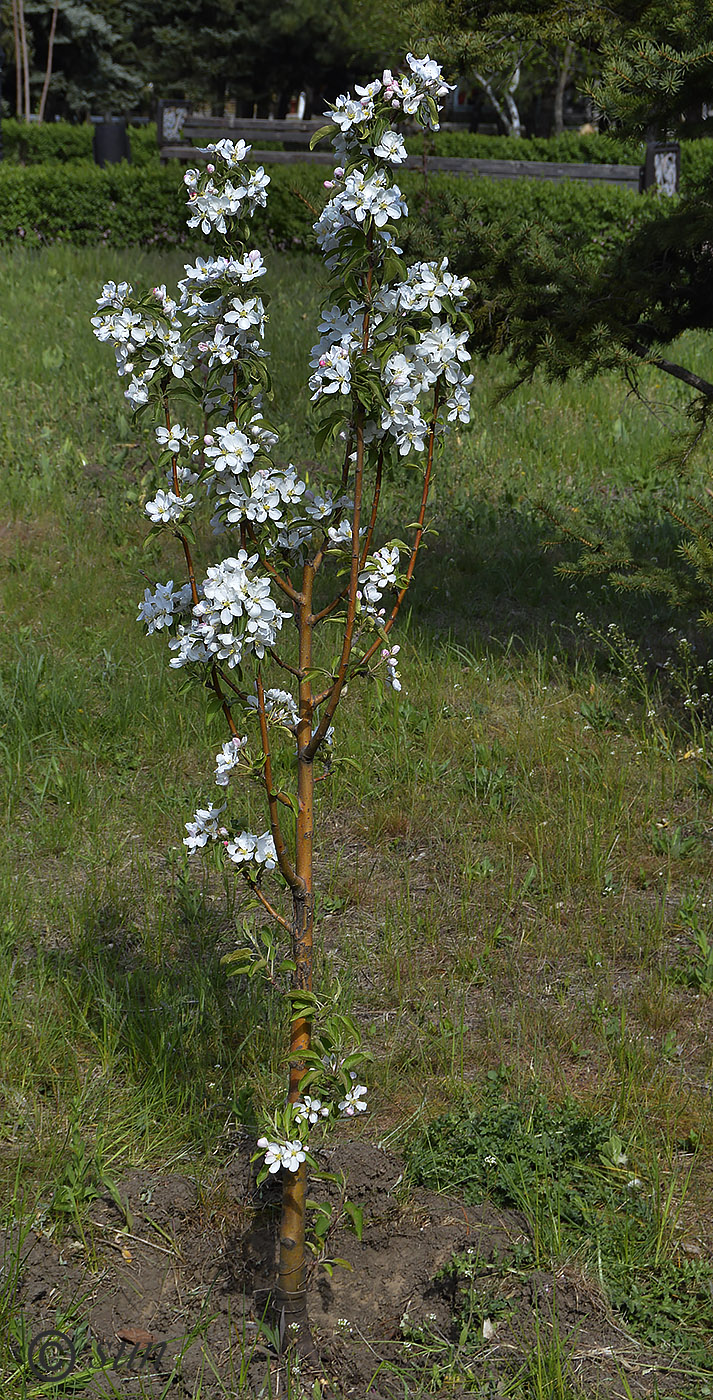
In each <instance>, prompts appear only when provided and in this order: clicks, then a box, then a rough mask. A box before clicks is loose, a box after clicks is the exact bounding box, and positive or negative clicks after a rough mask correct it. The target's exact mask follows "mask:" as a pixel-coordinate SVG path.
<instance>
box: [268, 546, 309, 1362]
mask: <svg viewBox="0 0 713 1400" xmlns="http://www.w3.org/2000/svg"><path fill="white" fill-rule="evenodd" d="M313 589H314V567H313V565H312V564H310V563H308V564H305V567H304V571H303V581H302V594H301V602H300V609H299V617H298V626H299V639H300V640H299V669H300V673H301V679H300V688H299V720H298V723H297V736H296V737H297V799H298V808H297V841H296V850H295V873H296V875H297V881H298V885H297V887H295V888H293V892H292V907H293V923H292V957H293V961H294V963H295V971H294V973H293V975H292V986H293V988H294V989H295V990H296V991H302V992H311V990H312V946H313V937H314V889H313V850H314V766H313V761H312V756H311V754H310V753H309V751H308V750H309V743H310V739H311V735H312V719H313V714H314V701H313V695H312V682H311V679H310V670H311V666H312V630H313V627H314V618H313V616H312V596H313ZM310 1039H311V1020H310V1018H309V1017H307V1016H297V1017H295V1018H294V1020H293V1021H292V1023H291V1026H290V1087H289V1101H290V1103H296V1101H297V1099H298V1098H299V1096H300V1080H301V1079H302V1076H303V1074H304V1061H302V1060H301V1059H300V1056H301V1055H303V1054H304V1053H305V1052H306V1051H308V1050H309V1046H310ZM306 1202H307V1167H306V1164H305V1163H304V1162H303V1163H302V1164H301V1166H300V1168H299V1171H297V1172H285V1173H284V1183H283V1190H282V1217H281V1221H280V1262H279V1273H278V1286H277V1302H278V1307H279V1308H280V1309H281V1310H283V1319H284V1324H285V1327H286V1328H288V1327H290V1326H294V1327H295V1328H296V1335H295V1336H294V1337H292V1338H287V1340H288V1341H289V1340H294V1341H296V1343H297V1345H298V1346H299V1347H300V1350H301V1351H302V1352H312V1351H313V1350H314V1343H313V1342H312V1337H311V1333H310V1330H309V1321H308V1318H307V1295H306V1286H307V1280H306V1250H305V1211H306Z"/></svg>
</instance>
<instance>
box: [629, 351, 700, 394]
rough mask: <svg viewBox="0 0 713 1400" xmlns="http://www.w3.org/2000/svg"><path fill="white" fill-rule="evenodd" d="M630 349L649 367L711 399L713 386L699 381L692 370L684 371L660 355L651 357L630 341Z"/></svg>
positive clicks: (647, 352)
mask: <svg viewBox="0 0 713 1400" xmlns="http://www.w3.org/2000/svg"><path fill="white" fill-rule="evenodd" d="M630 348H631V349H632V350H633V352H634V354H635V355H639V356H640V358H641V359H642V360H646V361H647V362H648V363H649V364H650V365H655V366H656V368H657V369H660V370H662V371H663V373H664V374H671V375H673V378H674V379H681V380H682V381H683V383H684V384H688V385H690V387H691V389H695V390H696V391H697V393H699V394H704V395H705V397H706V398H707V399H713V384H710V383H709V381H708V380H707V379H701V376H700V375H699V374H694V373H693V370H691V369H686V368H685V367H684V366H683V365H677V364H674V363H673V361H672V360H665V359H664V358H663V356H662V355H652V354H650V352H649V351H648V350H647V349H646V348H645V346H643V345H639V344H638V342H637V341H635V340H632V341H630Z"/></svg>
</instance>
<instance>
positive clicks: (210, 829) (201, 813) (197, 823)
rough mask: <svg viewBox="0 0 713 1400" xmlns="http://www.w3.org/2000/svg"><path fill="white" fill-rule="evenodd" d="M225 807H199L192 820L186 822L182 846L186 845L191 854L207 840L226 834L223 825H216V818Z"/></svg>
mask: <svg viewBox="0 0 713 1400" xmlns="http://www.w3.org/2000/svg"><path fill="white" fill-rule="evenodd" d="M224 811H225V807H224V806H223V807H213V806H208V807H199V809H198V811H197V812H196V813H195V816H194V818H193V821H192V822H186V831H187V832H188V835H187V836H184V838H183V844H184V846H187V847H188V850H189V853H190V854H191V855H192V854H193V852H194V851H197V850H200V849H201V847H203V846H205V845H206V844H207V843H208V841H217V840H218V838H219V837H220V836H227V834H228V833H227V831H226V830H225V827H221V826H219V825H218V819H219V817H220V815H221V812H224Z"/></svg>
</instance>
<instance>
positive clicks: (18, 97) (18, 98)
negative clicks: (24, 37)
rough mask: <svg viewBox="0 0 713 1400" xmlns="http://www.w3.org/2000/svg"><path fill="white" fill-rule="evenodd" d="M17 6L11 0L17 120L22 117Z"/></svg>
mask: <svg viewBox="0 0 713 1400" xmlns="http://www.w3.org/2000/svg"><path fill="white" fill-rule="evenodd" d="M17 6H18V0H12V37H13V41H14V45H15V116H16V117H17V118H18V120H19V118H20V117H21V116H22V55H21V52H20V24H19V19H18V13H17Z"/></svg>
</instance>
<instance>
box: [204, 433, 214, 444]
mask: <svg viewBox="0 0 713 1400" xmlns="http://www.w3.org/2000/svg"><path fill="white" fill-rule="evenodd" d="M203 441H204V443H205V445H206V447H212V446H213V443H214V442H215V438H214V437H213V434H212V433H206V435H205V437H204V439H203Z"/></svg>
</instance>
